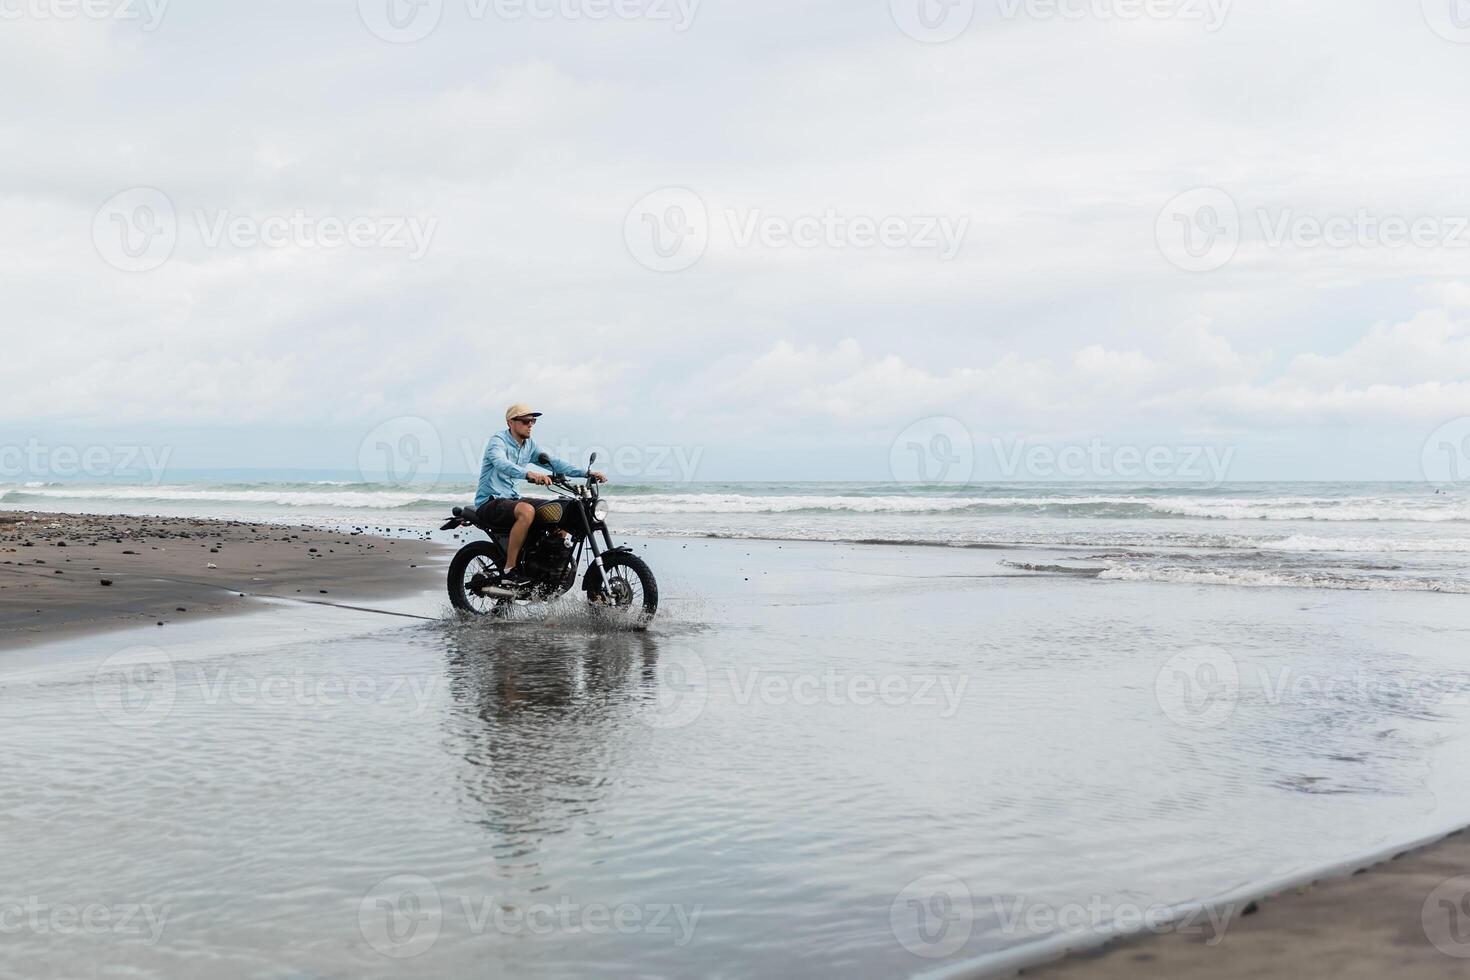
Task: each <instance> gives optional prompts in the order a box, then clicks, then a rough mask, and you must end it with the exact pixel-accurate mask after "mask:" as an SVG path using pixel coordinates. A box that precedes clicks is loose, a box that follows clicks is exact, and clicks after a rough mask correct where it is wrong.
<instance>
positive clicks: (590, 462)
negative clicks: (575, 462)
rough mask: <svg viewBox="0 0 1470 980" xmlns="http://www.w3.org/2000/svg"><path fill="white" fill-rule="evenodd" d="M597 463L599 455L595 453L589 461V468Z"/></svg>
mask: <svg viewBox="0 0 1470 980" xmlns="http://www.w3.org/2000/svg"><path fill="white" fill-rule="evenodd" d="M595 462H597V454H596V453H593V454H592V458H591V459H589V460H587V465H588V466H591V465H592V464H593V463H595Z"/></svg>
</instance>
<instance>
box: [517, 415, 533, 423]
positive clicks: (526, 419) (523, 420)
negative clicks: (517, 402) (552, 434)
mask: <svg viewBox="0 0 1470 980" xmlns="http://www.w3.org/2000/svg"><path fill="white" fill-rule="evenodd" d="M511 421H512V422H519V423H521V425H535V424H536V420H535V419H534V418H532V417H531V416H529V415H527V416H522V417H521V418H516V419H511Z"/></svg>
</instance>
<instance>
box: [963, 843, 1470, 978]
mask: <svg viewBox="0 0 1470 980" xmlns="http://www.w3.org/2000/svg"><path fill="white" fill-rule="evenodd" d="M1467 896H1470V827H1463V828H1460V829H1458V830H1453V831H1450V832H1448V833H1445V834H1437V835H1435V836H1434V837H1433V838H1430V839H1428V840H1423V841H1419V842H1416V843H1411V844H1407V845H1403V846H1398V847H1393V848H1389V849H1387V850H1383V851H1380V852H1378V853H1375V854H1373V855H1369V856H1364V857H1359V858H1356V859H1353V860H1349V861H1343V862H1340V863H1338V864H1336V865H1334V866H1332V867H1330V868H1326V869H1322V870H1319V871H1317V872H1313V873H1311V874H1306V875H1299V876H1295V877H1294V878H1293V879H1291V880H1287V881H1279V882H1274V883H1270V884H1260V885H1256V886H1250V887H1246V888H1243V889H1241V890H1240V891H1238V892H1237V893H1235V894H1233V895H1231V896H1227V897H1222V898H1217V899H1211V900H1209V901H1206V902H1204V903H1203V904H1204V905H1205V906H1207V907H1209V906H1213V907H1215V908H1217V909H1218V908H1227V909H1230V910H1232V914H1230V915H1229V917H1228V920H1227V921H1225V922H1224V923H1223V925H1222V927H1221V928H1220V929H1219V930H1218V931H1216V930H1213V929H1194V928H1189V929H1176V928H1172V927H1165V928H1164V929H1161V930H1160V931H1158V932H1157V934H1155V933H1150V932H1148V931H1143V932H1138V933H1134V934H1131V935H1127V936H1121V937H1116V938H1111V939H1107V940H1103V941H1099V942H1096V943H1091V944H1089V943H1088V942H1086V941H1078V942H1076V943H1073V944H1072V947H1073V948H1072V949H1070V950H1067V951H1062V950H1061V949H1059V948H1056V947H1057V946H1059V945H1060V944H1048V945H1049V946H1052V947H1053V949H1051V950H1050V951H1045V952H1043V951H1033V953H1032V955H1030V956H1027V955H1025V951H1017V952H1018V953H1019V954H1021V955H1018V956H1016V957H1014V959H1013V961H1012V962H1011V963H1009V964H1005V965H997V966H992V967H991V968H990V969H987V970H984V971H982V973H981V974H980V975H981V976H985V977H1004V976H1022V977H1026V978H1044V980H1053V978H1054V980H1114V978H1127V980H1132V978H1135V977H1152V976H1161V977H1169V978H1171V980H1175V978H1180V980H1235V978H1242V980H1243V978H1251V977H1259V976H1268V975H1286V976H1294V977H1324V978H1325V977H1347V978H1362V980H1377V978H1379V977H1385V976H1393V977H1405V978H1409V980H1420V978H1423V980H1428V978H1438V977H1450V976H1463V975H1464V965H1465V960H1466V959H1467V958H1470V943H1466V942H1465V941H1464V934H1463V927H1464V921H1463V917H1464V908H1465V903H1466V902H1467V900H1470V899H1467ZM1437 899H1442V900H1443V901H1442V902H1438V901H1436V900H1437ZM1446 916H1449V917H1446Z"/></svg>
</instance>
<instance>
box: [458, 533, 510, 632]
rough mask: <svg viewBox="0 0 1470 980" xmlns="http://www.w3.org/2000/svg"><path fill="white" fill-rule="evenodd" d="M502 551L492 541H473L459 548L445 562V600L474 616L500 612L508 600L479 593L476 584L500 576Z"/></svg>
mask: <svg viewBox="0 0 1470 980" xmlns="http://www.w3.org/2000/svg"><path fill="white" fill-rule="evenodd" d="M504 567H505V552H503V551H501V550H500V545H498V544H496V543H495V542H494V541H474V542H471V543H470V544H467V545H465V546H464V547H463V548H461V549H459V553H458V554H456V555H455V556H454V560H453V561H451V562H450V563H449V601H450V603H451V604H452V605H453V606H454V608H455V609H458V610H460V611H461V612H467V613H473V614H474V615H476V616H494V615H503V614H504V607H505V606H506V605H508V604H509V600H507V599H502V598H499V597H497V596H486V595H479V594H478V593H477V592H476V586H477V585H484V584H488V583H489V582H490V581H492V580H494V579H497V578H499V577H500V570H501V569H502V568H504Z"/></svg>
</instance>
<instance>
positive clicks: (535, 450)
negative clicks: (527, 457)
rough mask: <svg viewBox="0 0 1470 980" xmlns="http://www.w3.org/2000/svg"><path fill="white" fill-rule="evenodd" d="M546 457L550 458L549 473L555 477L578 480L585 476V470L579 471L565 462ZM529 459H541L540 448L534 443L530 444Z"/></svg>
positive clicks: (553, 457)
mask: <svg viewBox="0 0 1470 980" xmlns="http://www.w3.org/2000/svg"><path fill="white" fill-rule="evenodd" d="M547 455H548V456H550V458H551V472H553V473H555V474H556V475H557V476H570V477H575V478H576V479H578V480H580V479H582V478H583V477H585V476H586V475H587V471H586V470H579V469H577V468H576V467H575V466H573V465H572V464H571V463H568V462H567V461H566V460H564V459H557V458H556V457H555V456H551V454H550V453H548V454H547ZM531 458H532V459H540V458H541V447H540V446H538V445H537V444H536V443H535V442H534V441H533V442H532V443H531Z"/></svg>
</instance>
